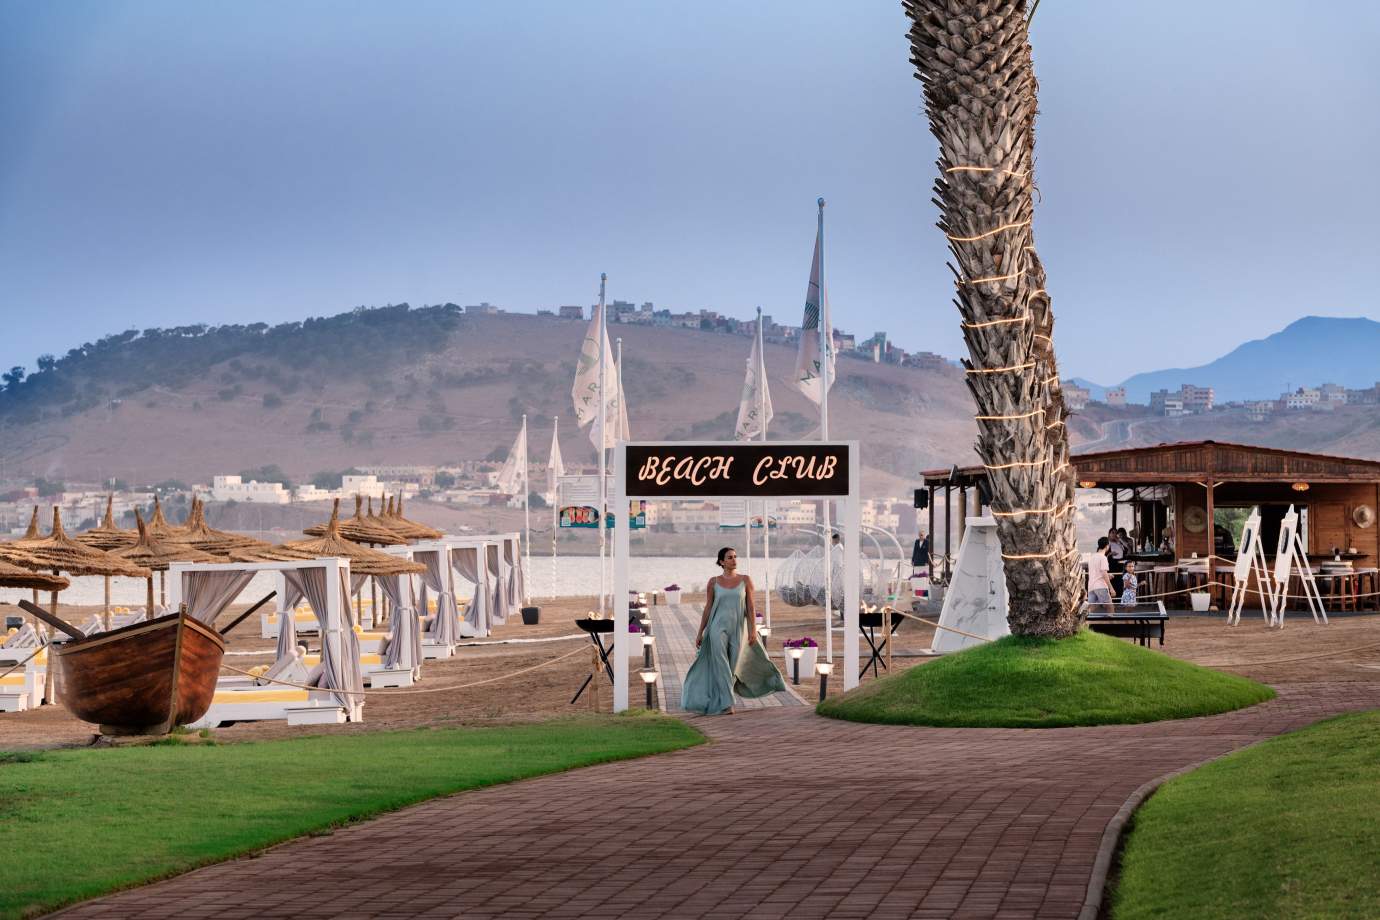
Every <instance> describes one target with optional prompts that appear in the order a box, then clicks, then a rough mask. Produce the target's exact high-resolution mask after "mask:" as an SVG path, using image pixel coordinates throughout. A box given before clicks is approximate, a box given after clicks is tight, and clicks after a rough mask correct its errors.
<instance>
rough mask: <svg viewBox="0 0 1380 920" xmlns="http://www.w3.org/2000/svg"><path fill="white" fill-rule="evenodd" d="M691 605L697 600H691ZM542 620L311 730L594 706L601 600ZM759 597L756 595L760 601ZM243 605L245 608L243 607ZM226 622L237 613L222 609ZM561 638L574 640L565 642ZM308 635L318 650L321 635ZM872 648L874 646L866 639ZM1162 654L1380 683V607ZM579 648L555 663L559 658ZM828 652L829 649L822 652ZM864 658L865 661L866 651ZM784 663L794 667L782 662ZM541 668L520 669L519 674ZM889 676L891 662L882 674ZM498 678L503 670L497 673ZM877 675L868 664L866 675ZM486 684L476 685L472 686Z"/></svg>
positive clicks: (792, 629)
mask: <svg viewBox="0 0 1380 920" xmlns="http://www.w3.org/2000/svg"><path fill="white" fill-rule="evenodd" d="M686 600H687V602H692V603H693V602H696V601H697V599H696V598H694V597H687V598H686ZM537 603H539V604H540V605H541V608H542V617H541V623H540V624H539V625H536V626H523V625H522V624H521V622H517V623H509V624H508V625H505V626H500V627H498V628H496V629H495V630H494V633H493V635H492V636H491V637H489V639H487V640H473V641H475V642H478V643H482V644H476V645H468V646H465V647H462V648H461V649H460V650H459V652H458V653H457V654H456V656H455V657H454V658H451V659H449V660H447V661H428V662H427V663H426V665H425V667H424V679H423V680H422V681H421V682H420V683H419V684H418V685H417V686H416V687H415V688H414V689H412V690H401V691H398V690H392V691H385V692H379V693H371V694H370V695H369V696H368V697H367V700H366V704H365V719H364V721H363V722H361V723H359V724H347V725H342V726H339V727H333V728H330V729H322V728H320V727H316V728H313V729H311V731H322V730H328V731H343V732H354V731H378V730H388V729H400V728H412V727H423V726H438V725H482V724H488V723H495V722H514V721H528V720H536V719H545V718H550V717H553V716H558V715H563V714H568V713H572V712H588V711H590V710H591V709H593V702H594V701H593V695H592V694H590V693H588V692H586V694H585V695H584V696H583V697H582V698H581V699H580V701H579V703H578V704H576V705H574V706H572V705H571V702H570V698H571V696H572V695H573V694H574V692H575V690H576V688H577V687H578V686H579V684H580V682H581V681H582V680H583V679H584V676H585V675H586V674H588V673H589V670H590V667H591V657H592V647H591V646H590V644H589V641H588V639H587V637H586V636H585V635H584V634H582V633H580V632H579V630H578V629H577V628H576V627H575V625H574V622H573V621H574V620H575V619H576V618H577V617H580V616H583V615H584V614H585V612H586V611H587V610H589V609H590V608H591V607H592V606H593V600H592V599H591V598H561V599H556V600H552V599H545V600H540V599H539V600H538V601H537ZM759 606H760V603H759ZM241 609H242V608H241ZM62 612H63V615H64V616H66V617H68V618H69V619H72V620H75V621H77V622H82V621H84V620H86V619H87V618H88V617H89V614H90V611H89V610H88V609H81V608H63V611H62ZM224 619H225V621H226V622H228V621H229V619H230V617H229V616H228V615H227V616H225V617H224ZM251 620H252V621H254V622H253V624H252V625H251V621H246V622H245V624H244V625H242V626H241V627H239V629H237V630H236V632H235V633H232V634H231V641H230V648H229V651H230V652H231V653H250V654H230V655H227V657H226V662H227V663H229V664H232V665H234V666H235V667H238V668H246V669H247V668H249V667H251V666H253V665H255V664H263V663H268V662H269V661H271V660H272V657H273V648H274V643H273V641H272V640H266V639H260V638H258V635H257V618H251ZM772 620H773V633H772V636H771V638H770V641H769V646H768V647H769V650H770V651H771V653H772V656H773V658H774V659H777V660H778V661H780V658H779V656H780V649H781V641H782V640H784V639H788V638H799V637H801V636H810V637H812V638H814V639H815V640H816V641H818V642H819V643H820V644H821V645H823V644H824V643H823V636H824V628H823V615H822V611H821V609H820V608H818V607H815V608H791V607H787V606H786V605H785V604H782V603H779V602H778V601H775V600H774V601H773V604H772ZM932 635H933V630H932V629H931V628H930V627H929V626H926V625H923V624H920V623H915V622H913V621H912V622H908V623H907V624H906V625H905V626H903V627H902V628H901V630H900V631H899V632H898V634H897V637H896V647H895V649H894V652H893V656H894V657H893V663H892V667H893V668H894V669H895V670H898V671H899V670H904V669H906V668H910V667H916V666H918V665H922V664H923V663H925V662H926V661H930V660H933V659H931V658H927V657H923V656H921V655H920V654H919V653H920V650H921V649H925V648H928V647H929V645H930V643H931V637H932ZM561 637H574V638H570V639H562V638H561ZM520 639H551V640H555V641H548V642H533V643H527V642H521V643H512V644H508V643H507V642H505V640H520ZM306 641H307V642H308V643H309V644H310V645H311V646H312V647H313V650H315V647H316V639H315V637H307V639H306ZM862 647H863V649H864V651H866V649H867V645H866V643H865V642H863V643H862ZM842 651H843V636H842V633H841V632H835V634H834V653H835V656H836V657H838V656H840V655H841V654H842ZM1163 651H1164V652H1165V653H1167V654H1171V655H1175V656H1177V657H1180V658H1184V659H1187V660H1189V661H1194V662H1197V663H1200V664H1206V665H1210V666H1213V667H1219V668H1223V669H1225V670H1230V671H1233V672H1236V673H1239V674H1244V675H1247V676H1249V677H1253V678H1255V679H1257V680H1261V681H1264V682H1267V683H1284V682H1310V681H1315V680H1321V679H1327V680H1333V681H1335V680H1342V681H1363V682H1377V681H1380V616H1376V615H1367V616H1348V617H1334V618H1333V619H1332V622H1331V623H1330V624H1328V625H1325V626H1324V625H1319V624H1314V623H1313V622H1312V621H1311V619H1309V618H1308V617H1306V616H1300V615H1297V614H1295V615H1293V617H1292V618H1291V619H1290V620H1288V621H1287V623H1286V626H1285V628H1284V629H1283V630H1271V629H1266V628H1265V626H1264V625H1263V623H1262V622H1261V620H1260V619H1259V618H1258V617H1257V619H1255V620H1254V621H1253V620H1251V619H1250V618H1249V617H1248V618H1246V619H1245V621H1244V622H1243V624H1242V625H1241V626H1238V627H1235V628H1230V627H1228V626H1226V625H1225V622H1224V620H1223V619H1222V618H1221V617H1220V616H1214V617H1181V618H1175V619H1173V620H1171V622H1170V624H1169V629H1168V635H1167V642H1166V644H1165V646H1164V649H1163ZM571 652H574V654H573V655H569V657H566V658H564V659H563V660H560V661H556V662H554V663H551V664H546V663H547V662H551V661H552V660H553V659H555V658H557V657H559V656H562V655H567V654H568V653H571ZM821 657H822V654H821ZM864 660H865V659H864ZM780 663H781V667H782V670H783V672H785V673H786V674H787V679H788V680H789V677H790V673H789V670H788V668H787V665H786V663H785V662H784V661H781V662H780ZM536 665H543V666H542V667H539V668H537V669H535V670H530V671H526V672H525V673H521V674H514V672H518V671H522V670H523V669H527V668H532V667H533V666H536ZM882 673H883V674H885V673H886V672H885V671H882ZM494 678H498V679H497V680H494ZM872 679H874V678H873V677H872V675H871V672H868V674H867V675H866V676H865V677H864V681H868V680H872ZM482 681H489V682H488V683H482V684H480V685H479V686H468V685H471V684H476V683H479V682H482ZM842 683H843V681H842V675H841V674H837V675H835V676H833V677H831V679H830V683H829V688H828V689H829V693H830V694H831V695H833V694H836V693H840V692H842ZM796 690H797V692H799V693H800V695H801V696H803V697H804V698H805V699H806V700H814V699H817V698H818V693H819V685H818V683H817V678H816V677H815V675H813V674H802V675H801V681H800V685H799V686H798V687H796ZM598 704H599V707H598V708H599V709H600V710H602V711H608V710H609V709H610V708H611V704H612V690H611V688H610V686H609V685H608V682H607V679H603V682H602V683H601V684H600V686H599V693H598ZM304 731H306V729H302V728H291V729H290V728H288V727H287V725H286V724H285V723H282V722H257V723H242V724H239V725H234V726H230V727H227V728H220V729H216V730H214V732H213V736H214V737H215V738H216V739H217V740H219V741H240V740H257V739H264V738H280V737H292V736H297V735H300V734H301V733H302V732H304ZM94 734H95V727H94V726H91V725H89V724H87V723H84V722H80V721H78V720H77V719H75V718H73V717H71V716H70V715H68V714H67V712H66V710H64V709H62V708H61V707H60V706H44V707H42V708H41V709H38V710H30V711H27V712H22V713H0V750H15V749H25V748H42V747H63V746H76V745H85V744H89V743H90V742H91V740H92V738H93V736H94Z"/></svg>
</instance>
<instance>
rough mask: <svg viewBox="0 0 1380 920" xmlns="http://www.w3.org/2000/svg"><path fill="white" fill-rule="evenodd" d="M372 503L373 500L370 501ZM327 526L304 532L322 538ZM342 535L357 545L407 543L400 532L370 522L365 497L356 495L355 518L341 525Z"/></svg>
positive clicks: (322, 525) (318, 526) (310, 528)
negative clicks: (365, 508) (365, 506)
mask: <svg viewBox="0 0 1380 920" xmlns="http://www.w3.org/2000/svg"><path fill="white" fill-rule="evenodd" d="M370 501H371V502H372V499H370ZM326 526H327V525H326V524H316V525H313V526H311V527H308V528H307V529H306V530H304V531H302V532H303V533H304V534H306V535H308V536H311V537H320V536H323V535H324V534H325V533H326ZM339 528H340V535H341V536H342V537H344V538H345V539H347V540H353V541H355V542H356V543H368V544H370V545H373V546H399V545H401V544H403V543H406V542H407V537H404V536H402V535H401V534H400V533H399V532H398V530H396V529H395V528H393V527H388V526H385V525H383V524H381V523H380V522H378V520H377V519H375V520H369V519H368V518H366V517H365V516H364V496H362V495H355V516H354V517H352V518H350V519H348V520H345V521H341V522H340V523H339Z"/></svg>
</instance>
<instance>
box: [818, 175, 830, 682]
mask: <svg viewBox="0 0 1380 920" xmlns="http://www.w3.org/2000/svg"><path fill="white" fill-rule="evenodd" d="M818 204H819V230H818V232H819V356H820V362H819V364H820V371H819V373H820V385H821V389H820V397H819V439H820V440H821V441H827V440H829V357H830V354H831V352H832V346H833V344H834V343H833V342H832V341H830V340H831V339H832V338H833V332H832V330H830V328H829V297H828V295H827V294H825V293H824V292H825V291H826V290H828V288H827V287H826V285H825V281H824V278H825V276H824V199H823V198H821V199H819V201H818ZM820 507H821V509H822V510H823V513H824V646H825V651H824V660H825V661H827V662H830V663H832V662H833V660H834V590H833V588H834V556H833V531H832V529H831V527H830V526H829V499H827V498H826V499H824V500H823V501H822V502H820Z"/></svg>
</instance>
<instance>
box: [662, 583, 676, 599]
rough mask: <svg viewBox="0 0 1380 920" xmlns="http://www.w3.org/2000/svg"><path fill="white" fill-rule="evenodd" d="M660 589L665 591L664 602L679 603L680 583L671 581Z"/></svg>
mask: <svg viewBox="0 0 1380 920" xmlns="http://www.w3.org/2000/svg"><path fill="white" fill-rule="evenodd" d="M662 590H663V591H665V592H666V603H668V604H679V603H680V585H678V584H675V583H672V584H669V585H667V586H666V587H665V588H662Z"/></svg>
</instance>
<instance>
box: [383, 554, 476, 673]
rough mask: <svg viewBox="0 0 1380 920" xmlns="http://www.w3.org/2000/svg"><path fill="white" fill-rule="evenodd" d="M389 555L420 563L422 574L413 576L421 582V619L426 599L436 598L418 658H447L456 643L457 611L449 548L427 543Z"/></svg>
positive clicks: (428, 603)
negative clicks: (420, 656)
mask: <svg viewBox="0 0 1380 920" xmlns="http://www.w3.org/2000/svg"><path fill="white" fill-rule="evenodd" d="M389 552H390V553H393V554H398V555H405V556H406V557H408V558H410V559H411V560H412V561H414V562H417V563H420V564H421V565H422V566H423V567H424V571H423V572H421V573H420V574H419V575H418V576H417V580H418V581H420V582H421V590H420V591H419V592H418V596H419V602H418V609H419V610H420V611H421V613H422V615H423V616H424V617H425V616H426V615H427V614H428V612H429V611H430V609H431V606H430V599H431V595H432V594H433V593H434V594H435V595H436V615H435V616H433V617H431V618H430V625H429V627H428V628H427V630H426V632H425V633H423V634H422V643H421V644H422V657H423V658H428V659H440V658H449V657H450V656H451V655H453V654H455V646H456V645H458V644H459V642H460V610H459V608H458V607H457V606H456V604H455V576H454V574H453V572H454V568H453V567H452V565H451V558H450V547H449V546H448V545H446V543H445V541H430V542H428V543H425V544H423V543H418V544H414V545H412V546H405V547H397V548H395V549H392V550H389Z"/></svg>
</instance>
